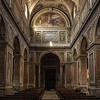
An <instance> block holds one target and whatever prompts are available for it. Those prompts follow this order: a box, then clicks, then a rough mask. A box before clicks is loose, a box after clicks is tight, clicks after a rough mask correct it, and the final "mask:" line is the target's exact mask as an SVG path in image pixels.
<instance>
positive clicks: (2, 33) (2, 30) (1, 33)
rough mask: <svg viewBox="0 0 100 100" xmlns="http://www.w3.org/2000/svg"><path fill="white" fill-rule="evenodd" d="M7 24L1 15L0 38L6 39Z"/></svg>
mask: <svg viewBox="0 0 100 100" xmlns="http://www.w3.org/2000/svg"><path fill="white" fill-rule="evenodd" d="M5 30H6V28H5V23H4V18H3V16H2V15H1V14H0V37H2V38H3V39H4V37H5V32H6V31H5Z"/></svg>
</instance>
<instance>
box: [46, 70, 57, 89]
mask: <svg viewBox="0 0 100 100" xmlns="http://www.w3.org/2000/svg"><path fill="white" fill-rule="evenodd" d="M55 87H56V69H45V89H46V90H50V89H55Z"/></svg>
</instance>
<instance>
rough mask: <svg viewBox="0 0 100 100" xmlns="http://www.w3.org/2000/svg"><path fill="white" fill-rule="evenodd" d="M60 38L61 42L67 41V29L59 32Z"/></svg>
mask: <svg viewBox="0 0 100 100" xmlns="http://www.w3.org/2000/svg"><path fill="white" fill-rule="evenodd" d="M59 38H60V42H61V43H65V42H66V34H65V31H60V32H59Z"/></svg>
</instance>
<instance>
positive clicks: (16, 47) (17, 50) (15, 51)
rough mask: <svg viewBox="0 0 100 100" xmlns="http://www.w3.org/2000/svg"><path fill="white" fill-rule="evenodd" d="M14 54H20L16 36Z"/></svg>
mask: <svg viewBox="0 0 100 100" xmlns="http://www.w3.org/2000/svg"><path fill="white" fill-rule="evenodd" d="M14 54H20V43H19V39H18V36H16V37H15V39H14Z"/></svg>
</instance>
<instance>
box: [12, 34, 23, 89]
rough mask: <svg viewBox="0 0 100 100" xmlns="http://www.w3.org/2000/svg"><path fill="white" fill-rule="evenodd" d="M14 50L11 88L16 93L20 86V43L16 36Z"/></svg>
mask: <svg viewBox="0 0 100 100" xmlns="http://www.w3.org/2000/svg"><path fill="white" fill-rule="evenodd" d="M13 46H14V50H13V55H14V58H13V88H14V90H15V91H18V89H19V86H20V57H21V56H20V42H19V38H18V37H17V36H16V37H15V39H14V45H13Z"/></svg>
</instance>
